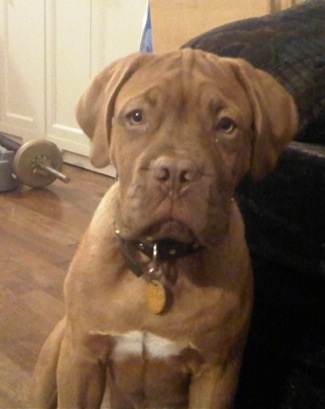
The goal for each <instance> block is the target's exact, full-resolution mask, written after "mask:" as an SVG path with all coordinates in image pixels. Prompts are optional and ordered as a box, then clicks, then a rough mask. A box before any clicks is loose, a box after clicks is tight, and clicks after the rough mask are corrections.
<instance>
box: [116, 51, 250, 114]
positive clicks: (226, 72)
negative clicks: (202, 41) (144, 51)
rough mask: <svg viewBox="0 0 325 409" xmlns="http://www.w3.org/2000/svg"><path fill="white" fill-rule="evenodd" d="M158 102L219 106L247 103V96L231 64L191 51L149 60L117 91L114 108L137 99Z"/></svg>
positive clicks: (154, 57)
mask: <svg viewBox="0 0 325 409" xmlns="http://www.w3.org/2000/svg"><path fill="white" fill-rule="evenodd" d="M142 98H143V99H149V100H152V101H154V100H157V99H160V100H161V101H162V102H166V103H167V102H168V101H171V100H172V101H173V103H174V104H175V103H176V104H177V103H179V104H185V102H186V103H187V104H189V103H190V102H193V103H194V104H196V103H197V102H198V100H200V101H202V100H203V101H204V102H205V103H206V104H216V105H218V103H220V104H222V101H228V102H230V103H231V101H233V102H234V103H237V104H241V103H247V96H246V94H245V92H244V89H243V87H242V86H241V84H240V83H239V81H238V79H237V78H236V75H235V72H234V70H233V69H232V65H231V63H229V62H227V61H226V60H225V59H222V58H217V57H215V56H213V57H212V58H209V56H208V55H206V53H202V52H197V51H194V50H183V51H181V52H179V53H171V54H170V55H167V56H163V55H161V56H159V55H158V56H153V58H152V60H151V61H150V62H149V63H148V64H146V65H145V66H142V67H140V68H139V69H138V70H137V71H135V72H134V74H133V75H132V76H131V77H130V78H129V79H128V81H127V82H126V83H125V84H124V85H123V87H122V88H121V90H120V92H119V95H118V97H117V100H116V104H117V106H118V107H121V106H123V105H124V104H125V103H127V101H130V100H137V99H139V100H140V99H142Z"/></svg>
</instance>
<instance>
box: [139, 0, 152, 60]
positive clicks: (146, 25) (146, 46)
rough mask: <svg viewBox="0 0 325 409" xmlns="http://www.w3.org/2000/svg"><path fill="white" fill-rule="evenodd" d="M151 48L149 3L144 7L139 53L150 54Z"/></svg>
mask: <svg viewBox="0 0 325 409" xmlns="http://www.w3.org/2000/svg"><path fill="white" fill-rule="evenodd" d="M152 50H153V47H152V29H151V17H150V3H149V1H148V5H147V7H146V11H145V15H144V19H143V29H142V36H141V41H140V51H142V52H145V53H151V52H152Z"/></svg>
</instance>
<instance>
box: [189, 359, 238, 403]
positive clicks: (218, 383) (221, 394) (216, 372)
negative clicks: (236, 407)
mask: <svg viewBox="0 0 325 409" xmlns="http://www.w3.org/2000/svg"><path fill="white" fill-rule="evenodd" d="M238 369H239V364H238V362H230V363H227V364H225V365H224V366H217V365H211V364H203V365H202V367H201V368H200V370H199V371H198V373H196V374H195V375H194V376H193V378H192V381H191V385H190V395H189V409H198V408H204V409H231V408H232V404H233V400H234V395H235V391H236V386H237V381H238Z"/></svg>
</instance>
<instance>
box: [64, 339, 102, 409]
mask: <svg viewBox="0 0 325 409" xmlns="http://www.w3.org/2000/svg"><path fill="white" fill-rule="evenodd" d="M80 339H81V340H82V341H80ZM100 352H101V351H99V350H98V349H97V348H93V347H91V345H89V343H88V340H85V339H84V338H82V337H76V336H75V334H73V333H72V332H71V331H67V333H66V336H65V337H64V339H63V342H62V348H61V353H60V359H59V364H58V373H57V383H58V409H67V408H74V409H86V408H87V409H89V408H91V409H99V408H100V406H101V403H102V400H103V395H104V392H105V386H106V364H105V362H104V360H103V355H101V354H100Z"/></svg>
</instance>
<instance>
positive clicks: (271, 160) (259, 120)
mask: <svg viewBox="0 0 325 409" xmlns="http://www.w3.org/2000/svg"><path fill="white" fill-rule="evenodd" d="M233 63H234V64H235V65H236V66H237V68H236V72H237V75H238V78H239V81H240V83H241V84H242V85H243V86H244V88H245V90H246V93H247V94H248V96H249V98H250V101H251V104H252V108H253V114H254V124H253V127H254V140H253V146H252V157H251V166H250V171H251V173H252V175H253V176H254V177H256V178H260V177H262V176H264V174H265V173H267V172H268V171H269V170H271V169H272V168H273V167H274V166H275V164H276V161H277V159H278V157H279V155H280V153H281V151H282V150H283V148H284V147H285V146H286V145H287V144H288V143H289V142H290V141H291V140H292V139H293V137H294V135H295V133H296V132H297V128H298V113H297V108H296V104H295V102H294V100H293V98H292V96H291V95H290V94H289V93H288V92H287V91H286V90H285V89H284V88H283V86H282V85H280V84H279V83H278V82H277V81H276V80H275V79H274V78H273V77H272V76H271V75H270V74H268V73H267V72H265V71H262V70H259V69H255V68H253V67H252V66H251V65H250V64H249V63H247V62H246V61H244V60H241V59H234V60H233Z"/></svg>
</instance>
